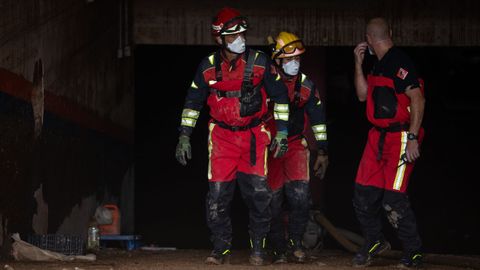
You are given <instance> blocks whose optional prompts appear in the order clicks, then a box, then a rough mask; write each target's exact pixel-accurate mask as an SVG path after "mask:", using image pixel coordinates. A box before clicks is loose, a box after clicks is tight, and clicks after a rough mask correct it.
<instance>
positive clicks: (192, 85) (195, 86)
mask: <svg viewBox="0 0 480 270" xmlns="http://www.w3.org/2000/svg"><path fill="white" fill-rule="evenodd" d="M190 87H191V88H195V89H198V86H197V85H196V84H195V82H194V81H192V84H191V85H190Z"/></svg>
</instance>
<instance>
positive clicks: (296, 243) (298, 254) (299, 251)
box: [290, 239, 307, 263]
mask: <svg viewBox="0 0 480 270" xmlns="http://www.w3.org/2000/svg"><path fill="white" fill-rule="evenodd" d="M290 251H291V253H292V257H293V259H294V261H295V262H299V263H303V262H305V261H306V260H307V254H306V253H305V250H304V248H303V244H302V240H298V239H290Z"/></svg>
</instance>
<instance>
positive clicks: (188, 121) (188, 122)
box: [181, 118, 197, 127]
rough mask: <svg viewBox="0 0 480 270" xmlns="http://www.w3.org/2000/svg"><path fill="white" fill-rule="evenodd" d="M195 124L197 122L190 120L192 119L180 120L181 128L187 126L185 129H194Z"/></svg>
mask: <svg viewBox="0 0 480 270" xmlns="http://www.w3.org/2000/svg"><path fill="white" fill-rule="evenodd" d="M196 123H197V120H195V119H192V118H182V123H181V125H182V126H187V127H195V124H196Z"/></svg>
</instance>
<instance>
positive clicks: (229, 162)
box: [208, 122, 270, 182]
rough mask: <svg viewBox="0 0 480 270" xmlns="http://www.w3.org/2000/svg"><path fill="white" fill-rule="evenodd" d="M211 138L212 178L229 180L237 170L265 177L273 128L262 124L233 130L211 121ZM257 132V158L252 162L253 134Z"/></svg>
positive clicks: (222, 180) (210, 164)
mask: <svg viewBox="0 0 480 270" xmlns="http://www.w3.org/2000/svg"><path fill="white" fill-rule="evenodd" d="M209 130H210V134H209V138H208V152H209V164H208V179H209V181H211V182H230V181H232V180H234V179H235V178H236V177H237V176H236V174H237V172H242V173H245V174H248V175H257V176H262V177H265V176H266V175H267V164H266V161H267V145H268V144H269V143H270V132H269V131H267V130H266V129H265V127H264V125H263V124H260V125H258V126H256V127H253V128H251V129H248V130H245V131H231V130H229V129H225V128H222V127H220V126H218V125H217V124H215V123H213V122H211V123H210V124H209ZM252 133H253V135H254V136H255V141H256V144H255V152H256V153H254V154H255V155H256V157H255V159H256V162H255V164H254V165H252V164H251V158H250V155H251V153H250V152H251V149H252V148H251V144H250V143H251V136H252Z"/></svg>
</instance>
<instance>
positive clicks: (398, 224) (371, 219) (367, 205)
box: [353, 184, 422, 252]
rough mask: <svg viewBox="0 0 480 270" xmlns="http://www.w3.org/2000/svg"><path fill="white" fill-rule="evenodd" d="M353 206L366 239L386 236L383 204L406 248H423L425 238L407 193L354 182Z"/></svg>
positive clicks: (375, 239)
mask: <svg viewBox="0 0 480 270" xmlns="http://www.w3.org/2000/svg"><path fill="white" fill-rule="evenodd" d="M353 207H354V209H355V214H356V216H357V219H358V221H359V222H360V225H361V226H362V231H363V235H364V236H365V238H366V240H367V243H372V242H374V241H377V240H381V239H383V234H382V219H381V217H382V211H381V210H382V208H383V210H384V211H385V214H386V216H387V218H388V221H389V222H390V224H391V225H392V226H393V227H394V228H395V230H396V233H397V236H398V238H399V239H400V241H401V242H402V245H403V249H404V251H405V252H415V251H419V250H420V249H421V246H422V241H421V240H420V236H419V235H418V231H417V224H416V220H415V215H414V213H413V211H412V209H411V207H410V202H409V200H408V196H407V194H405V193H401V192H395V191H389V190H384V189H381V188H377V187H373V186H363V185H360V184H355V190H354V198H353Z"/></svg>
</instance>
